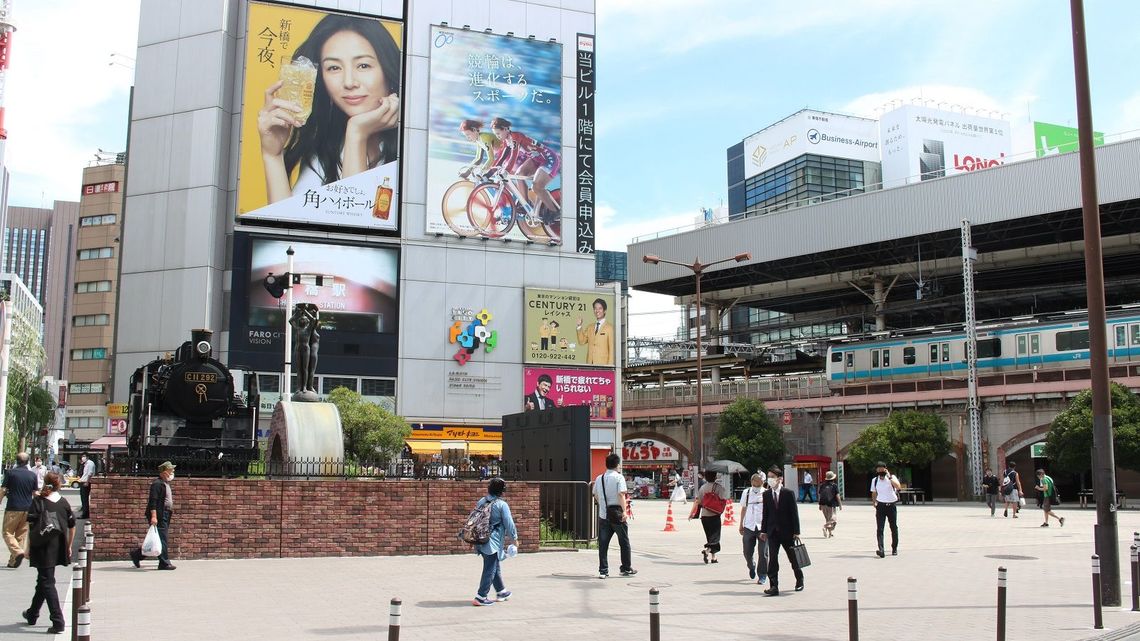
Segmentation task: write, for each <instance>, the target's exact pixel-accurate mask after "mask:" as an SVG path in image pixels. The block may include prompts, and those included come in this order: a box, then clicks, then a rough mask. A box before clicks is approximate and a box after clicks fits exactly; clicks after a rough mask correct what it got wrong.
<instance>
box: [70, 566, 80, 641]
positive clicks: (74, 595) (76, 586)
mask: <svg viewBox="0 0 1140 641" xmlns="http://www.w3.org/2000/svg"><path fill="white" fill-rule="evenodd" d="M82 600H83V568H82V567H81V566H80V565H79V564H78V563H76V564H75V565H73V566H71V641H77V639H78V638H79V637H78V628H76V626H75V622H76V621H78V620H79V602H80V601H82Z"/></svg>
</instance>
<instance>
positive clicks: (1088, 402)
mask: <svg viewBox="0 0 1140 641" xmlns="http://www.w3.org/2000/svg"><path fill="white" fill-rule="evenodd" d="M1111 396H1112V432H1113V437H1112V443H1113V448H1114V453H1115V456H1116V464H1117V466H1119V467H1122V468H1124V469H1127V470H1133V471H1140V398H1137V396H1136V395H1135V394H1133V393H1132V392H1131V391H1130V390H1129V389H1128V388H1127V387H1124V386H1123V385H1120V384H1118V383H1113V384H1112V391H1111ZM1092 447H1093V433H1092V391H1091V390H1085V391H1083V392H1081V393H1080V394H1077V395H1076V396H1075V397H1073V400H1072V401H1071V402H1070V403H1069V407H1068V408H1067V409H1065V411H1063V412H1061V413H1060V414H1058V415H1057V417H1056V418H1054V419H1053V422H1052V423H1051V424H1050V425H1049V434H1048V436H1047V437H1046V439H1045V456H1047V457H1048V458H1049V461H1050V462H1051V463H1052V464H1053V466H1054V467H1055V468H1056V469H1058V470H1064V471H1068V472H1084V471H1086V470H1088V469H1090V468H1091V467H1092V456H1091V455H1092Z"/></svg>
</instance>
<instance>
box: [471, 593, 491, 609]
mask: <svg viewBox="0 0 1140 641" xmlns="http://www.w3.org/2000/svg"><path fill="white" fill-rule="evenodd" d="M471 605H474V606H482V605H495V602H494V601H492V600H490V599H488V598H487V597H485V596H479V595H476V596H475V598H474V599H471Z"/></svg>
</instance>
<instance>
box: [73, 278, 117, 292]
mask: <svg viewBox="0 0 1140 641" xmlns="http://www.w3.org/2000/svg"><path fill="white" fill-rule="evenodd" d="M109 291H111V281H109V280H89V281H85V282H82V283H75V293H76V294H88V293H93V292H109Z"/></svg>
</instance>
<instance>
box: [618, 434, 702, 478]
mask: <svg viewBox="0 0 1140 641" xmlns="http://www.w3.org/2000/svg"><path fill="white" fill-rule="evenodd" d="M678 458H680V457H679V455H678V452H677V450H675V449H673V446H672V445H668V444H666V443H662V442H660V441H654V440H652V439H645V440H640V441H625V442H623V443H622V446H621V459H622V460H623V461H628V462H642V463H651V462H664V463H675V462H676V461H677V460H678ZM687 476H688V475H686V477H687ZM686 480H687V479H686Z"/></svg>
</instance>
